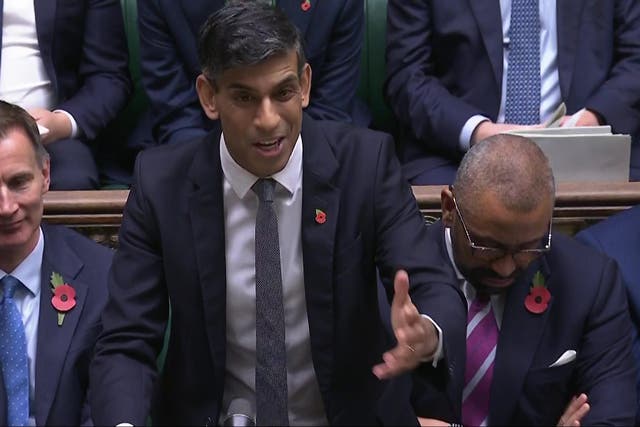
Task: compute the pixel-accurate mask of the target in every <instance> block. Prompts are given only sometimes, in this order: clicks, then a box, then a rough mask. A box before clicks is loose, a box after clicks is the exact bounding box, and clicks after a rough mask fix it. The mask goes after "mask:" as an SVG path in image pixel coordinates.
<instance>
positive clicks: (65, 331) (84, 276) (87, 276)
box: [0, 223, 113, 426]
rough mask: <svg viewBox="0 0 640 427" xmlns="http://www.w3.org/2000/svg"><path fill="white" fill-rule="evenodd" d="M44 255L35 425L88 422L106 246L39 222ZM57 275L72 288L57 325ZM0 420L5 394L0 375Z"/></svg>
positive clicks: (108, 259)
mask: <svg viewBox="0 0 640 427" xmlns="http://www.w3.org/2000/svg"><path fill="white" fill-rule="evenodd" d="M42 230H43V232H44V255H43V259H42V276H41V290H40V312H39V317H38V346H37V351H36V379H35V418H36V425H62V426H70V425H81V424H82V425H90V424H92V422H91V418H90V415H91V414H90V410H89V407H88V401H87V391H88V383H89V362H90V361H91V357H92V355H93V348H94V345H95V342H96V340H97V338H98V334H99V333H100V330H101V328H102V327H101V322H100V314H101V313H102V309H103V308H104V305H105V304H106V302H107V277H108V272H109V267H110V265H111V259H112V256H113V255H112V251H111V250H110V249H108V248H106V247H104V246H101V245H99V244H97V243H95V242H93V241H91V240H89V239H88V238H86V237H84V236H82V235H80V234H79V233H77V232H75V231H72V230H69V229H67V228H65V227H61V226H52V225H47V224H44V223H43V224H42ZM53 272H56V273H59V274H61V275H62V277H63V278H64V280H65V282H66V283H68V284H70V285H71V286H72V287H73V288H74V289H75V291H76V306H75V307H74V308H72V309H71V310H70V311H69V312H67V313H66V314H65V317H64V321H63V323H62V326H58V312H57V311H56V310H55V309H54V307H53V305H52V304H51V297H52V296H53V294H52V292H51V285H50V283H51V282H50V280H51V273H53ZM0 384H2V386H0V424H6V422H7V421H6V420H7V400H6V394H5V390H4V384H3V383H2V376H1V375H0Z"/></svg>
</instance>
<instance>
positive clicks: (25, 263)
mask: <svg viewBox="0 0 640 427" xmlns="http://www.w3.org/2000/svg"><path fill="white" fill-rule="evenodd" d="M38 233H39V236H38V243H36V246H35V247H34V248H33V250H32V251H31V253H29V255H27V257H26V258H25V259H23V260H22V262H20V264H18V266H17V267H16V268H15V270H13V271H11V272H9V273H7V272H6V271H3V270H0V276H1V277H0V279H1V278H2V277H4V276H6V275H7V274H11V275H12V276H13V277H15V278H16V279H18V280H20V282H22V284H23V285H24V286H25V287H26V288H27V289H29V291H30V292H31V293H32V294H33V295H34V296H38V295H39V294H40V274H41V272H42V257H43V255H44V233H43V232H42V228H41V227H39V228H38Z"/></svg>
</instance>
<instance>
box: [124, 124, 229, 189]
mask: <svg viewBox="0 0 640 427" xmlns="http://www.w3.org/2000/svg"><path fill="white" fill-rule="evenodd" d="M213 138H214V137H213V136H212V135H207V136H205V137H203V138H197V139H195V140H190V141H186V142H180V143H172V144H165V145H160V146H157V147H151V148H149V149H146V150H144V151H142V152H141V153H140V154H139V155H138V157H137V159H136V166H135V177H136V179H137V181H138V182H137V183H138V184H140V183H144V182H153V183H157V184H160V185H162V184H163V183H168V184H170V183H173V182H174V181H175V180H176V178H178V177H180V176H186V175H187V172H188V170H189V168H190V167H191V165H192V163H193V161H194V159H195V158H196V156H197V154H198V153H199V152H201V151H205V152H206V153H207V154H212V155H213V154H217V152H216V153H214V151H215V149H214V148H217V147H218V144H217V143H215V144H214V140H213ZM214 146H215V147H214Z"/></svg>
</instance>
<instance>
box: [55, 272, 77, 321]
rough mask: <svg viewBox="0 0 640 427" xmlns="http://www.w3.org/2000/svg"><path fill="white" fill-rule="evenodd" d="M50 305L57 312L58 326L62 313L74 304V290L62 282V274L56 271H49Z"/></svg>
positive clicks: (62, 316)
mask: <svg viewBox="0 0 640 427" xmlns="http://www.w3.org/2000/svg"><path fill="white" fill-rule="evenodd" d="M51 292H53V298H51V305H53V308H55V309H56V311H57V312H58V326H62V322H64V315H65V314H66V313H67V312H68V311H69V310H71V309H72V308H73V307H75V306H76V290H75V289H73V286H71V285H70V284H68V283H65V282H64V279H63V278H62V276H61V275H60V274H58V273H56V272H53V273H51Z"/></svg>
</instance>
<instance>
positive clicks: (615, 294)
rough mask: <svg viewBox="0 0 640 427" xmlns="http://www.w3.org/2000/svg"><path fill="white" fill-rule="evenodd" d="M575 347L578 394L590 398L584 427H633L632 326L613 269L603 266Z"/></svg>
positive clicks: (610, 261) (634, 370)
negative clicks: (577, 344) (589, 426)
mask: <svg viewBox="0 0 640 427" xmlns="http://www.w3.org/2000/svg"><path fill="white" fill-rule="evenodd" d="M599 282H600V286H599V287H598V291H597V295H596V297H595V298H594V302H593V306H592V307H591V311H590V314H589V317H588V319H587V324H586V325H585V331H584V334H583V338H582V341H581V345H580V350H579V353H578V359H577V365H576V368H577V382H578V384H577V390H578V391H580V392H585V393H586V394H587V396H588V397H589V404H590V406H591V409H590V411H589V413H588V414H587V415H586V417H585V418H584V419H583V423H584V425H605V424H606V425H632V424H633V422H634V420H635V415H636V407H637V398H636V387H635V377H636V368H635V366H634V361H633V357H632V353H631V340H632V335H631V332H632V324H631V320H630V318H629V309H628V307H627V299H626V296H625V292H624V288H623V286H622V283H621V280H620V275H619V272H618V269H617V267H616V265H615V263H614V262H613V261H612V260H607V261H606V265H605V266H604V268H603V270H602V275H601V277H600V280H599Z"/></svg>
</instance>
